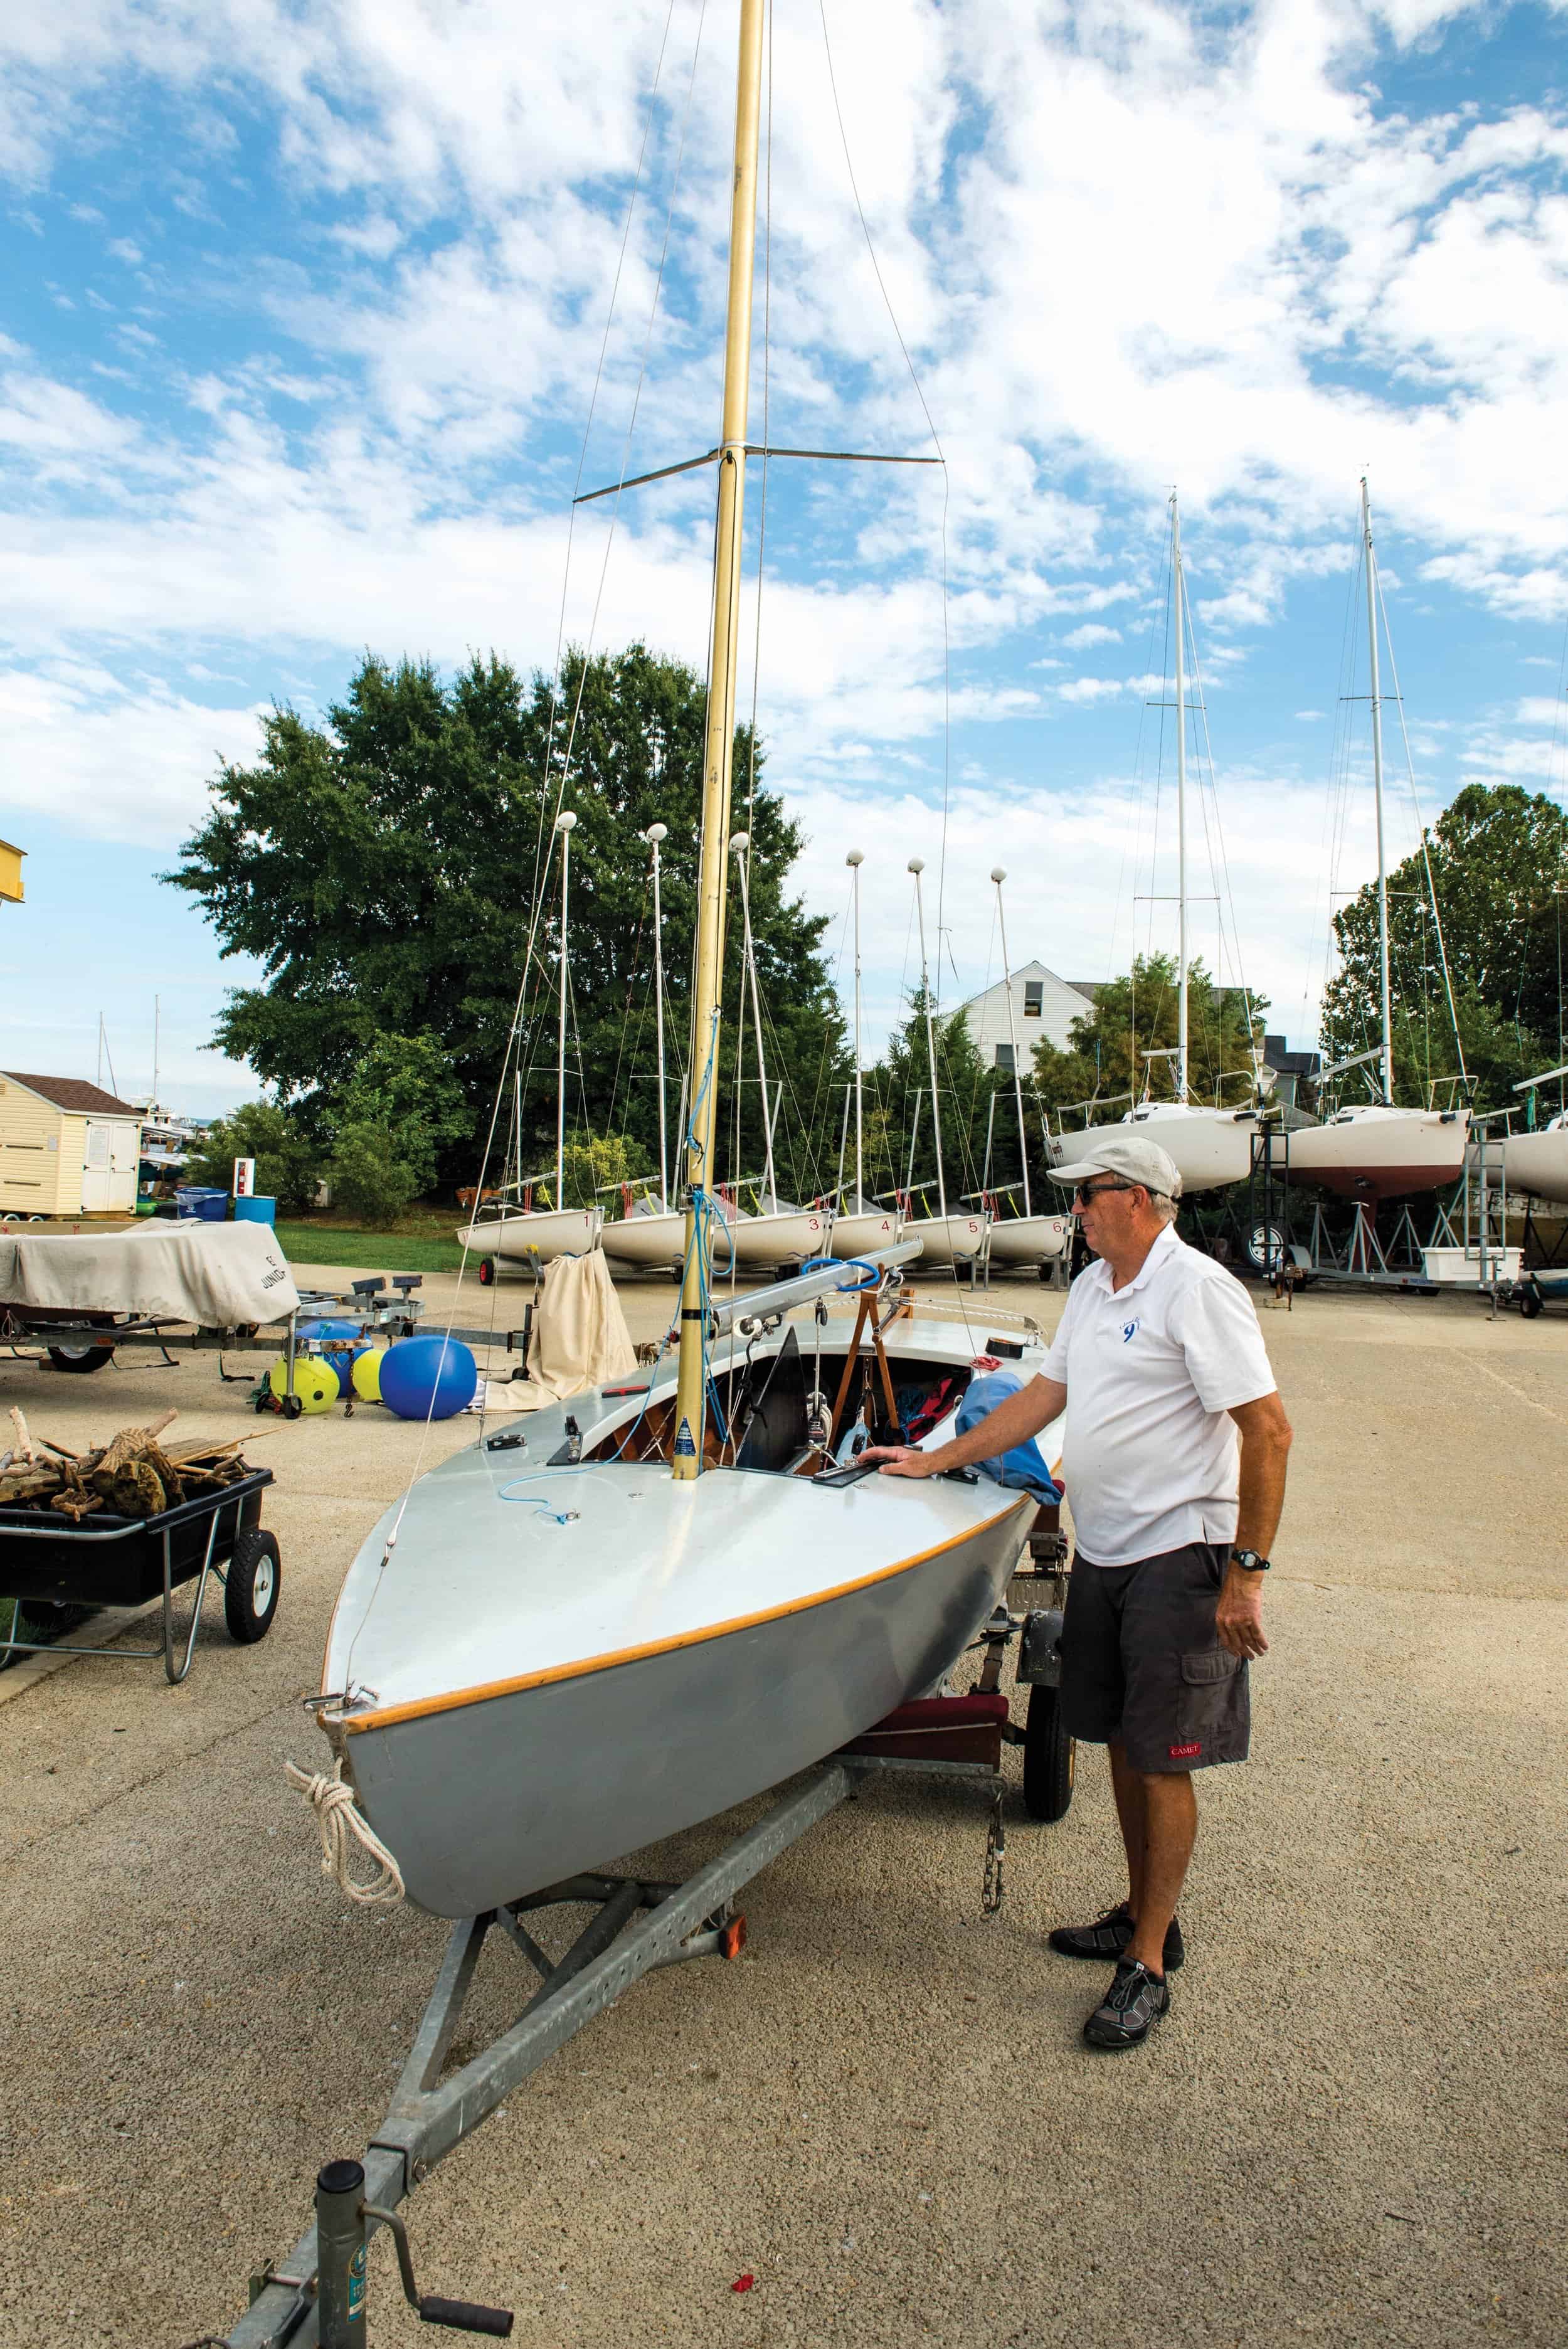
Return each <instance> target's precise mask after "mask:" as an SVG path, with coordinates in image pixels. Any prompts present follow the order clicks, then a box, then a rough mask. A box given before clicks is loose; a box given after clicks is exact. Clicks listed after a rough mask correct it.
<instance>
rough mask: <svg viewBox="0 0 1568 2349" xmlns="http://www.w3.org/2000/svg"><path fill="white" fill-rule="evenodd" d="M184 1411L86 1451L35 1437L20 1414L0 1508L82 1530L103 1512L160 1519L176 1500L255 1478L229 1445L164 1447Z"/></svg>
mask: <svg viewBox="0 0 1568 2349" xmlns="http://www.w3.org/2000/svg"><path fill="white" fill-rule="evenodd" d="M178 1417H179V1413H177V1412H173V1411H166V1412H164V1413H163V1414H162V1416H161V1417H160V1418H158V1419H155V1420H154V1421H153V1422H152V1424H151V1425H150V1427H122V1428H121V1429H120V1431H119V1434H118V1435H117V1436H115V1437H114V1438H113V1439H112V1440H111V1441H110V1442H109V1443H108V1444H100V1445H98V1447H97V1449H96V1450H93V1451H89V1452H67V1450H66V1448H65V1446H64V1445H63V1444H49V1443H46V1442H45V1441H43V1440H41V1439H40V1438H38V1437H36V1436H34V1435H33V1434H32V1433H30V1432H29V1430H28V1426H27V1423H26V1419H25V1418H24V1417H23V1415H22V1413H21V1412H20V1411H13V1412H12V1413H11V1421H12V1424H13V1426H14V1427H15V1432H16V1440H15V1444H13V1445H12V1447H11V1449H10V1451H9V1452H7V1453H6V1454H5V1457H4V1458H3V1459H0V1508H4V1509H32V1510H36V1512H38V1513H39V1514H40V1515H42V1514H43V1513H44V1512H45V1511H46V1510H52V1511H53V1512H54V1514H55V1515H56V1516H61V1517H66V1518H67V1519H68V1520H69V1521H70V1523H71V1524H72V1525H80V1523H81V1521H82V1519H83V1518H84V1517H90V1516H93V1515H94V1514H95V1512H97V1511H98V1510H101V1511H103V1513H104V1514H105V1515H106V1516H117V1517H155V1516H158V1514H159V1512H160V1510H162V1509H171V1508H173V1507H174V1506H175V1504H176V1503H177V1502H179V1501H190V1500H194V1499H195V1498H196V1496H197V1495H199V1494H201V1493H216V1492H220V1491H222V1488H223V1486H224V1485H236V1484H238V1483H239V1481H240V1479H241V1478H242V1476H248V1475H250V1474H251V1471H250V1468H249V1466H248V1465H247V1464H246V1462H245V1461H244V1459H243V1458H242V1456H241V1452H240V1444H241V1439H240V1438H239V1437H236V1438H235V1439H234V1441H233V1442H232V1444H210V1443H206V1442H203V1441H201V1439H198V1440H197V1441H195V1442H194V1443H185V1444H164V1443H162V1442H161V1441H160V1438H161V1437H162V1434H163V1432H164V1430H165V1428H167V1427H168V1426H169V1425H170V1422H171V1421H173V1420H175V1419H177V1418H178Z"/></svg>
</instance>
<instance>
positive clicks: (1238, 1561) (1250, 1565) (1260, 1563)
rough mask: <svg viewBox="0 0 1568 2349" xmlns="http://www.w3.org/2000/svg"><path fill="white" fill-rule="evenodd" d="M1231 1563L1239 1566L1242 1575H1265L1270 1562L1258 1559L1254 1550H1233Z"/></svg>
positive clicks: (1262, 1558)
mask: <svg viewBox="0 0 1568 2349" xmlns="http://www.w3.org/2000/svg"><path fill="white" fill-rule="evenodd" d="M1231 1563H1232V1565H1233V1566H1239V1567H1240V1568H1241V1569H1242V1572H1243V1574H1266V1573H1267V1572H1268V1570H1269V1566H1270V1563H1271V1561H1270V1560H1269V1559H1268V1558H1266V1557H1259V1556H1258V1554H1257V1552H1256V1550H1255V1549H1233V1550H1232V1552H1231Z"/></svg>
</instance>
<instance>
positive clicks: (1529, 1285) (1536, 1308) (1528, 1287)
mask: <svg viewBox="0 0 1568 2349" xmlns="http://www.w3.org/2000/svg"><path fill="white" fill-rule="evenodd" d="M1545 1302H1546V1299H1544V1298H1543V1297H1542V1294H1541V1291H1540V1290H1539V1288H1537V1287H1536V1286H1535V1283H1534V1282H1533V1281H1532V1280H1529V1281H1526V1282H1525V1284H1524V1287H1523V1288H1522V1289H1521V1290H1520V1292H1519V1309H1520V1311H1521V1312H1522V1314H1523V1316H1524V1318H1525V1319H1526V1320H1527V1321H1533V1320H1534V1319H1535V1317H1536V1315H1537V1314H1538V1313H1539V1312H1540V1310H1541V1309H1542V1306H1543V1305H1544V1304H1545Z"/></svg>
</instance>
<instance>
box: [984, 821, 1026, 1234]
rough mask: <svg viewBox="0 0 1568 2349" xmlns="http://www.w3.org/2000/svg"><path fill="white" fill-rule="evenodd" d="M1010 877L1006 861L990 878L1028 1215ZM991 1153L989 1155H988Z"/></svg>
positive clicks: (996, 867) (992, 869)
mask: <svg viewBox="0 0 1568 2349" xmlns="http://www.w3.org/2000/svg"><path fill="white" fill-rule="evenodd" d="M1006 877H1007V868H1006V865H1005V864H994V865H993V866H992V868H991V878H992V880H993V881H995V884H996V921H997V926H998V927H999V928H1000V930H1001V933H1002V984H1003V986H1004V987H1005V988H1006V990H1007V1039H1008V1044H1009V1047H1010V1049H1011V1051H1012V1055H1013V1099H1014V1101H1015V1102H1016V1103H1017V1108H1018V1156H1019V1159H1020V1160H1021V1161H1022V1164H1023V1169H1024V1213H1025V1215H1029V1214H1030V1213H1031V1212H1032V1210H1031V1208H1030V1206H1029V1140H1028V1136H1027V1134H1026V1133H1025V1132H1024V1080H1023V1076H1022V1074H1021V1072H1020V1071H1019V1068H1018V1030H1017V1025H1016V1021H1015V1020H1014V1018H1013V974H1012V970H1011V968H1009V965H1008V962H1007V917H1006V915H1005V914H1004V913H1003V911H1002V884H1003V882H1004V881H1005V880H1006ZM987 1155H989V1154H987Z"/></svg>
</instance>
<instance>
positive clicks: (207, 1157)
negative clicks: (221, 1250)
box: [186, 1101, 326, 1214]
mask: <svg viewBox="0 0 1568 2349" xmlns="http://www.w3.org/2000/svg"><path fill="white" fill-rule="evenodd" d="M325 1155H326V1153H325V1149H324V1148H323V1146H322V1143H321V1138H320V1136H319V1134H317V1133H314V1132H313V1131H312V1130H311V1128H310V1127H309V1125H308V1124H307V1123H306V1122H305V1121H304V1119H303V1118H301V1117H300V1116H299V1115H298V1114H297V1113H296V1112H294V1111H292V1110H289V1109H286V1108H285V1107H284V1104H283V1102H279V1101H256V1102H243V1103H242V1105H241V1106H240V1108H238V1109H236V1110H233V1111H232V1112H230V1114H229V1115H228V1116H227V1117H222V1118H219V1119H217V1120H216V1121H215V1123H213V1124H211V1125H210V1126H209V1127H208V1128H207V1132H206V1135H205V1137H204V1139H203V1141H202V1143H201V1149H200V1150H199V1151H197V1152H194V1153H193V1154H191V1157H190V1158H189V1160H188V1161H187V1174H186V1180H187V1181H188V1182H191V1183H211V1184H216V1185H221V1186H222V1189H223V1190H225V1191H226V1190H227V1189H228V1188H229V1185H230V1183H231V1181H232V1176H233V1170H234V1161H235V1159H236V1158H253V1159H254V1160H255V1162H256V1191H257V1194H258V1195H259V1196H260V1197H262V1198H263V1199H266V1198H273V1199H275V1200H276V1201H277V1203H278V1206H279V1207H280V1208H281V1209H282V1210H283V1211H284V1213H285V1214H286V1213H288V1212H289V1211H290V1210H291V1209H298V1208H300V1207H308V1206H310V1205H311V1204H312V1202H313V1201H314V1200H315V1186H316V1180H317V1174H318V1170H319V1169H320V1167H321V1165H322V1164H323V1161H324V1160H325Z"/></svg>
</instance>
